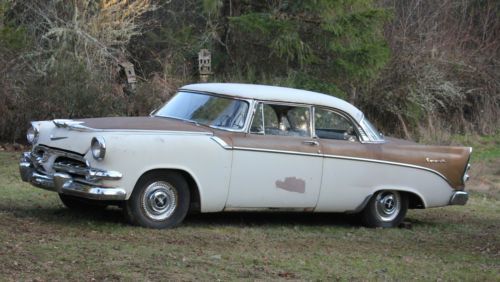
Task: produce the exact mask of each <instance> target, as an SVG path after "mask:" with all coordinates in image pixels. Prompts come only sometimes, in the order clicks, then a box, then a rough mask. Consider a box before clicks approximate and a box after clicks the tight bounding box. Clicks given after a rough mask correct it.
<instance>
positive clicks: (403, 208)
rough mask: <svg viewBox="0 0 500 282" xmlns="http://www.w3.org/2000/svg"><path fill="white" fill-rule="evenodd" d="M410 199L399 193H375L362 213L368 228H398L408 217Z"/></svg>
mask: <svg viewBox="0 0 500 282" xmlns="http://www.w3.org/2000/svg"><path fill="white" fill-rule="evenodd" d="M407 211H408V197H407V195H406V194H405V193H400V192H398V191H392V190H383V191H378V192H377V193H375V194H374V195H373V196H372V198H371V199H370V201H369V202H368V205H367V206H366V207H365V209H364V210H363V212H362V213H361V220H362V222H363V224H364V225H365V226H368V227H396V226H398V225H399V224H400V223H401V222H402V221H403V219H404V218H405V216H406V212H407Z"/></svg>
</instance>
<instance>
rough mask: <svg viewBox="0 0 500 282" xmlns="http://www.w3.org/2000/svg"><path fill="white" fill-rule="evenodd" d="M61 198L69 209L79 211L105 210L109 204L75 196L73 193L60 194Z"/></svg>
mask: <svg viewBox="0 0 500 282" xmlns="http://www.w3.org/2000/svg"><path fill="white" fill-rule="evenodd" d="M59 199H61V202H62V203H63V204H64V206H66V207H67V208H68V209H71V210H77V211H96V210H97V211H99V210H104V209H105V208H106V207H107V206H108V205H107V204H106V203H103V202H100V201H96V200H89V199H83V198H80V197H74V196H71V195H65V194H59Z"/></svg>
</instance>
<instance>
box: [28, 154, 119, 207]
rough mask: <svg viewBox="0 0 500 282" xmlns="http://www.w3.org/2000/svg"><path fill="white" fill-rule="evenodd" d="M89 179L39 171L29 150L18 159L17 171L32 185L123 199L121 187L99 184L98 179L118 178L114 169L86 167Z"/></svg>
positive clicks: (117, 173) (97, 197) (85, 196)
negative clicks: (105, 169) (104, 169)
mask: <svg viewBox="0 0 500 282" xmlns="http://www.w3.org/2000/svg"><path fill="white" fill-rule="evenodd" d="M87 171H88V175H89V176H91V178H90V179H91V181H88V180H86V179H83V178H77V177H73V176H72V175H71V174H70V173H66V172H54V173H52V174H49V173H44V172H41V171H40V170H37V169H36V168H35V164H34V161H33V156H32V154H31V153H30V152H25V153H23V154H22V155H21V159H20V161H19V173H20V174H21V179H22V180H23V181H25V182H29V183H31V184H32V185H34V186H36V187H39V188H43V189H46V190H50V191H54V192H57V193H62V194H67V195H72V196H77V197H82V198H87V199H93V200H110V201H116V200H125V199H126V197H127V192H126V191H125V189H123V188H117V187H105V186H104V185H101V184H99V183H98V182H99V181H100V180H105V179H112V180H118V179H120V178H121V177H122V176H121V173H119V172H115V171H103V170H96V169H91V168H89V169H87Z"/></svg>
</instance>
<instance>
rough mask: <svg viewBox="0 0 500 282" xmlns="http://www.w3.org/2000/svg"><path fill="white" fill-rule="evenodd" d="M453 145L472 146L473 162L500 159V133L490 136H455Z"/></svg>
mask: <svg viewBox="0 0 500 282" xmlns="http://www.w3.org/2000/svg"><path fill="white" fill-rule="evenodd" d="M452 143H454V144H458V145H463V146H471V147H472V148H473V151H472V161H485V160H493V159H500V133H497V134H496V135H490V136H477V135H455V136H453V137H452Z"/></svg>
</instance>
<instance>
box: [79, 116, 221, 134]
mask: <svg viewBox="0 0 500 282" xmlns="http://www.w3.org/2000/svg"><path fill="white" fill-rule="evenodd" d="M78 121H83V124H82V125H83V126H86V127H90V128H93V129H102V130H113V129H115V130H158V131H190V132H210V133H211V132H213V131H212V130H211V129H210V128H208V127H205V126H202V125H197V124H194V123H190V122H187V121H182V120H177V119H172V118H160V117H107V118H89V119H80V120H78Z"/></svg>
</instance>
